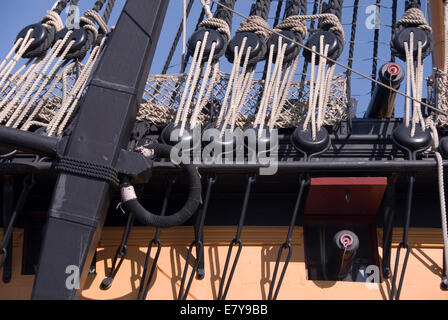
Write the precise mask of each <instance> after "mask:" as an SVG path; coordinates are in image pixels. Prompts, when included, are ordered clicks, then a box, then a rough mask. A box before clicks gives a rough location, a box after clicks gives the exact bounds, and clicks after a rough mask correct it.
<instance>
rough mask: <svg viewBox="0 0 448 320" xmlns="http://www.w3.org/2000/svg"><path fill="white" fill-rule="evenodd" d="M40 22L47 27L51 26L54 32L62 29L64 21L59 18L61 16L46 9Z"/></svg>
mask: <svg viewBox="0 0 448 320" xmlns="http://www.w3.org/2000/svg"><path fill="white" fill-rule="evenodd" d="M42 24H43V25H44V26H46V27H47V28H49V27H50V26H53V27H54V28H55V30H56V32H59V31H61V30H62V29H64V23H63V22H62V20H61V16H60V15H59V14H57V13H56V12H54V11H48V12H47V14H46V15H45V16H44V18H43V20H42Z"/></svg>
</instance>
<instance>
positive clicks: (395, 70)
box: [387, 63, 401, 76]
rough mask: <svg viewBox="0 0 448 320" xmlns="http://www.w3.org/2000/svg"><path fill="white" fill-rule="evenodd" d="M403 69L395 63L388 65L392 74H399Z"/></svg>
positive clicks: (388, 70)
mask: <svg viewBox="0 0 448 320" xmlns="http://www.w3.org/2000/svg"><path fill="white" fill-rule="evenodd" d="M400 71H401V68H400V66H399V65H398V64H395V63H391V64H389V66H388V67H387V72H388V73H389V74H390V75H391V76H397V75H398V74H399V73H400Z"/></svg>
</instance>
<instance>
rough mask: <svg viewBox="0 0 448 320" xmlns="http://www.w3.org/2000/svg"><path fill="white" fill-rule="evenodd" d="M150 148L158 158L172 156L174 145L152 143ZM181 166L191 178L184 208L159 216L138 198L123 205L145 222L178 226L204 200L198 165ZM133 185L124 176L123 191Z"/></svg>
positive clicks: (127, 200) (160, 226) (164, 226)
mask: <svg viewBox="0 0 448 320" xmlns="http://www.w3.org/2000/svg"><path fill="white" fill-rule="evenodd" d="M148 148H149V149H152V150H153V151H154V156H155V157H156V158H165V159H169V158H170V153H171V150H172V149H173V147H171V146H169V145H165V144H159V143H155V144H151V145H149V146H148ZM180 167H181V168H183V169H184V170H185V172H186V173H187V175H188V180H189V195H188V199H187V202H186V203H185V204H184V206H183V207H182V209H180V210H179V211H178V212H177V213H175V214H173V215H170V216H164V217H162V216H159V215H156V214H153V213H151V212H149V211H147V210H146V209H145V208H144V207H143V206H142V205H141V204H140V203H139V201H138V199H137V198H130V199H126V200H124V203H123V206H124V207H125V208H126V209H127V210H128V211H129V212H132V213H134V214H135V216H136V218H137V219H138V220H139V221H140V222H141V223H143V224H145V225H149V226H154V227H159V228H168V227H172V226H178V225H181V224H183V223H184V222H186V221H187V220H188V219H190V218H191V217H192V216H193V214H194V213H195V212H196V210H197V209H198V207H199V205H200V204H201V202H202V199H201V189H202V186H201V177H200V175H199V172H198V170H197V167H196V166H194V165H192V164H183V163H182V164H180ZM130 187H132V186H131V185H130V183H129V179H128V178H126V177H123V178H122V183H121V188H122V192H123V191H124V190H125V189H126V188H130Z"/></svg>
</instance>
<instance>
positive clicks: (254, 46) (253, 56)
mask: <svg viewBox="0 0 448 320" xmlns="http://www.w3.org/2000/svg"><path fill="white" fill-rule="evenodd" d="M244 38H246V39H247V40H246V45H245V47H244V51H243V55H242V59H241V65H243V64H244V59H245V58H246V53H247V48H249V47H251V51H250V56H249V63H250V64H253V63H257V62H258V61H260V60H262V59H264V56H265V55H266V42H265V41H263V40H262V38H261V37H259V36H258V35H256V34H255V33H252V32H238V33H236V34H235V36H234V37H233V38H232V40H230V43H229V45H228V47H227V50H226V57H227V59H228V60H229V61H230V62H233V60H234V59H235V57H234V55H235V47H238V49H241V45H242V44H243V40H244Z"/></svg>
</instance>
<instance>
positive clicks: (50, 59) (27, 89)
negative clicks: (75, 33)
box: [0, 32, 74, 127]
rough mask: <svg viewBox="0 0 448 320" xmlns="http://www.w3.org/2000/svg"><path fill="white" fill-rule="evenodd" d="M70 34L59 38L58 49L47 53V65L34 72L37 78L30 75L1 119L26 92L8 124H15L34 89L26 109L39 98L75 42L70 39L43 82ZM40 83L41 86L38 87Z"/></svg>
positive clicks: (3, 112) (7, 114)
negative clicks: (38, 72)
mask: <svg viewBox="0 0 448 320" xmlns="http://www.w3.org/2000/svg"><path fill="white" fill-rule="evenodd" d="M70 35H71V32H67V34H66V36H65V37H64V39H62V40H58V41H57V42H56V45H55V47H56V49H55V50H54V52H50V53H51V54H50V55H47V57H46V58H45V59H44V60H43V64H45V67H44V68H43V70H42V71H41V72H40V74H37V73H34V72H33V73H34V76H36V78H35V79H33V78H34V77H33V75H31V77H29V78H30V79H29V80H28V85H26V86H24V87H23V90H22V92H21V94H18V95H16V96H15V97H14V99H13V100H12V101H11V103H8V105H7V107H6V108H5V109H4V110H3V111H2V112H1V113H0V121H3V120H4V119H5V117H6V116H9V112H10V111H11V110H12V109H13V108H14V107H15V106H16V103H18V100H19V98H20V97H21V96H22V95H23V94H24V93H26V94H25V96H24V98H23V99H22V102H21V103H20V104H19V106H17V107H16V108H15V111H14V112H13V114H12V116H11V117H9V119H8V121H7V122H6V126H11V125H13V122H14V120H15V118H16V117H17V116H18V115H19V114H20V112H21V111H22V108H23V107H24V106H25V104H26V103H27V101H28V99H29V98H30V97H32V94H33V93H34V90H35V89H37V91H36V94H35V95H34V98H32V99H31V101H30V103H28V105H27V107H26V109H25V110H28V109H29V108H30V107H31V105H32V104H33V103H34V101H35V100H36V99H37V97H38V94H40V92H41V91H42V90H43V89H44V88H45V87H46V85H47V83H48V82H49V81H50V80H51V79H52V78H53V76H54V74H55V72H56V70H57V68H58V67H59V66H60V63H61V62H62V61H63V60H64V59H65V56H66V55H67V53H68V51H69V50H70V48H71V47H72V45H73V44H74V40H72V41H70V43H69V44H68V45H67V46H66V47H65V50H64V51H63V53H62V54H61V55H60V56H59V59H58V60H57V61H56V63H55V64H54V66H53V68H52V69H51V70H50V72H49V73H48V76H47V77H46V78H45V79H44V81H43V82H42V83H41V80H42V78H43V77H44V75H45V74H46V73H47V70H48V69H49V68H50V66H51V65H52V64H53V62H54V60H56V58H57V56H58V54H59V53H60V51H61V50H62V48H63V47H64V45H65V43H66V42H67V41H68V38H69V37H70ZM33 80H34V81H33ZM31 82H34V83H33V84H32V85H31V87H29V85H30V84H31ZM39 84H40V86H39V87H38V85H39ZM17 125H18V123H16V124H15V125H14V126H13V127H17Z"/></svg>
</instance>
